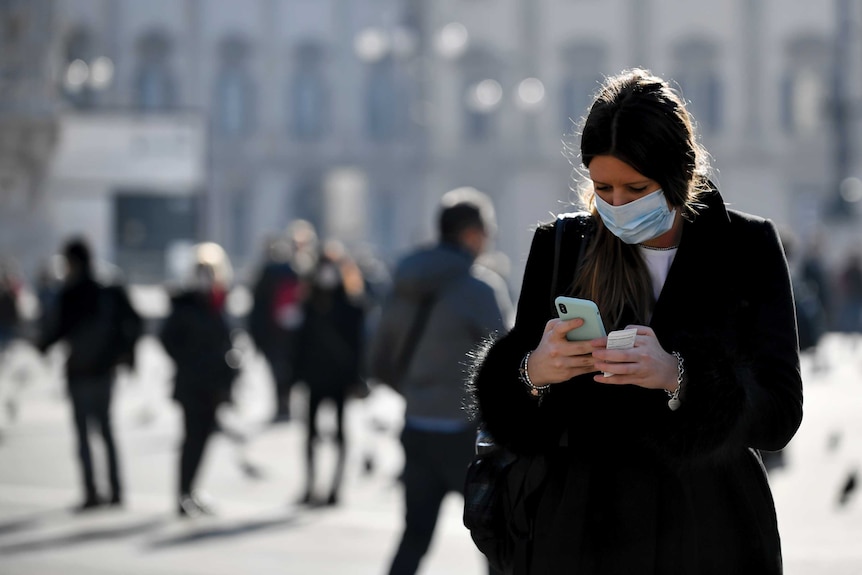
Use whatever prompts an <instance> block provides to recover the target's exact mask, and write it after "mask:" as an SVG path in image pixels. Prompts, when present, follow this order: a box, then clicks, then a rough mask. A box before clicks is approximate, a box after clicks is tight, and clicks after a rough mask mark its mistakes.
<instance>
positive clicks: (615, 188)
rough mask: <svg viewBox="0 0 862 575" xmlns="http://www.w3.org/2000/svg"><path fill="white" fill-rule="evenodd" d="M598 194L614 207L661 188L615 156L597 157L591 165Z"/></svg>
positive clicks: (590, 168)
mask: <svg viewBox="0 0 862 575" xmlns="http://www.w3.org/2000/svg"><path fill="white" fill-rule="evenodd" d="M589 171H590V179H591V180H592V181H593V188H594V189H595V192H596V194H597V195H598V196H599V197H600V198H602V199H603V200H604V201H606V202H607V203H609V204H611V205H612V206H622V205H624V204H627V203H629V202H633V201H635V200H637V199H640V198H642V197H644V196H646V195H647V194H651V193H652V192H654V191H656V190H658V189H659V188H660V187H661V186H660V185H659V183H658V182H656V181H655V180H651V179H649V178H647V177H646V176H644V175H643V174H641V173H640V172H638V171H637V170H635V169H634V168H633V167H631V166H630V165H628V164H626V163H625V162H623V161H622V160H620V159H618V158H615V157H613V156H596V157H594V158H593V159H592V161H591V162H590V165H589Z"/></svg>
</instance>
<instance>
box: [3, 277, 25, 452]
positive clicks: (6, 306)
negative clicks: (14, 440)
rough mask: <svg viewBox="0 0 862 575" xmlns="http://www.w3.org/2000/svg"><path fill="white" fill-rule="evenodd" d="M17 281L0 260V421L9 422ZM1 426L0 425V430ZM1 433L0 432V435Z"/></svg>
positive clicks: (13, 399)
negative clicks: (11, 347) (0, 412)
mask: <svg viewBox="0 0 862 575" xmlns="http://www.w3.org/2000/svg"><path fill="white" fill-rule="evenodd" d="M20 291H21V282H20V281H19V280H18V278H17V275H16V274H15V273H14V272H13V270H12V268H11V265H10V264H9V263H8V262H3V261H0V409H3V413H2V414H0V424H2V423H4V422H5V421H6V420H9V421H12V420H14V419H15V418H16V417H17V413H18V397H17V396H18V389H17V387H18V386H17V385H15V383H14V382H13V380H14V378H13V377H10V376H11V370H9V369H7V368H8V367H9V365H10V363H11V362H10V361H9V359H10V358H9V357H8V356H9V355H10V354H11V353H12V352H11V351H10V349H9V348H10V346H11V345H12V343H13V342H14V341H15V340H16V339H18V338H19V337H21V335H22V334H21V323H22V322H21V312H20V306H19V301H18V300H19V294H20ZM2 429H3V425H0V432H2ZM0 436H2V434H0Z"/></svg>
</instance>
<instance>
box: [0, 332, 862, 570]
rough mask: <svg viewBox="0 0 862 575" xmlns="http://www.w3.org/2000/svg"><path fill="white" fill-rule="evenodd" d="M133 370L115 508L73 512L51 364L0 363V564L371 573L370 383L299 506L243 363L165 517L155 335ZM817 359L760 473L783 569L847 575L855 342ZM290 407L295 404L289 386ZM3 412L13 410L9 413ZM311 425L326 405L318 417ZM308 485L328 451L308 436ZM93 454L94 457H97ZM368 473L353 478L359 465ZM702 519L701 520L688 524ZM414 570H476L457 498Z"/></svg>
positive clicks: (256, 379) (382, 515)
mask: <svg viewBox="0 0 862 575" xmlns="http://www.w3.org/2000/svg"><path fill="white" fill-rule="evenodd" d="M140 351H141V354H140V355H141V357H140V363H139V369H138V371H137V372H136V373H133V374H124V375H123V376H122V377H121V378H120V381H119V384H118V387H117V394H116V398H115V404H114V418H115V426H116V430H117V435H118V442H119V449H120V455H121V458H122V459H121V465H122V469H123V472H124V473H123V475H124V479H125V485H126V494H125V495H126V500H125V505H124V506H123V507H122V508H120V509H107V508H106V509H100V510H97V511H93V512H89V513H86V514H83V515H76V514H73V513H72V512H71V511H70V509H71V507H72V506H73V505H74V504H76V503H77V502H78V501H79V498H80V493H79V489H78V475H77V467H76V465H75V460H74V449H75V446H74V441H73V438H72V423H71V420H70V413H69V406H68V402H67V401H66V399H65V397H64V395H63V383H62V380H61V378H60V376H59V364H58V363H57V361H56V360H57V358H55V363H54V364H53V365H48V366H46V365H45V364H44V363H43V362H42V361H41V360H40V359H39V358H38V356H37V355H36V354H35V352H33V350H32V349H31V348H29V347H27V346H25V345H18V346H16V348H14V349H13V350H12V351H11V352H10V353H9V354H8V355H7V356H6V357H5V358H4V360H3V363H2V365H0V574H3V575H25V574H26V575H43V574H46V575H47V574H51V575H53V574H60V573H62V574H72V575H75V574H84V573H87V574H97V575H102V574H114V573H116V574H138V573H140V574H144V573H146V574H155V575H159V574H177V575H180V574H183V575H186V574H191V575H194V574H198V573H200V574H207V575H220V574H222V573H223V574H230V575H235V574H236V573H255V574H263V575H267V574H271V573H272V574H276V573H278V574H281V573H288V574H311V575H317V574H351V575H352V574H356V575H365V574H368V575H370V574H383V573H385V572H386V569H387V567H388V560H389V558H390V557H391V554H392V553H393V551H394V546H395V545H396V543H397V538H398V535H399V530H400V526H401V520H402V516H401V514H402V511H401V494H400V489H399V486H398V483H397V476H398V473H399V470H400V466H401V461H402V455H401V452H400V446H399V444H398V439H397V435H398V432H399V428H400V425H401V420H400V418H401V410H402V405H401V401H400V398H399V397H398V396H397V395H395V394H394V393H392V392H390V391H388V390H386V389H377V390H375V392H374V393H373V394H372V395H371V397H370V398H369V399H367V400H365V401H359V400H354V401H353V402H352V403H351V404H350V405H349V407H348V412H347V419H348V431H349V436H348V437H349V441H350V455H349V458H348V470H347V477H346V480H345V489H344V492H343V496H342V498H341V502H340V504H339V505H338V506H335V507H321V508H314V509H309V508H306V507H302V506H299V505H296V504H295V501H296V500H297V498H298V497H299V495H300V493H301V491H302V486H303V483H302V479H303V477H304V465H303V460H302V452H303V449H304V448H303V438H304V434H305V432H304V423H303V422H302V421H301V417H296V418H295V420H293V421H291V422H289V423H279V424H276V425H271V424H269V423H268V419H269V416H270V412H271V409H272V407H271V406H272V404H271V400H270V380H269V378H268V375H267V373H266V371H265V370H264V368H263V364H262V363H261V361H260V358H259V357H257V356H255V355H254V354H253V353H249V354H247V356H248V358H249V359H248V363H247V366H246V370H245V372H244V375H243V376H242V379H241V380H240V382H239V384H238V388H237V398H236V405H235V407H234V408H233V409H232V410H229V411H226V412H225V413H224V414H223V422H224V427H225V429H230V430H234V431H235V434H234V435H241V436H243V437H245V438H247V440H246V441H242V440H240V439H239V438H236V437H235V438H234V439H231V438H229V437H228V436H227V435H226V434H218V435H217V436H216V437H215V438H214V440H213V442H212V443H211V444H210V448H209V451H208V453H207V456H206V459H205V461H204V466H203V468H202V470H201V475H200V480H199V484H200V487H201V488H202V489H203V490H204V491H206V492H207V493H208V494H209V496H210V497H211V498H212V499H213V502H214V505H215V506H216V510H217V512H218V513H217V515H215V516H213V517H207V518H199V519H180V518H179V517H177V516H176V502H175V500H174V497H173V494H174V491H175V485H176V475H177V471H176V469H177V458H178V442H179V424H180V414H179V411H178V410H177V408H176V407H175V406H174V405H173V404H172V403H171V401H170V399H169V397H170V383H169V380H170V366H169V364H168V363H167V362H166V361H165V358H164V356H163V355H162V352H161V349H160V348H159V346H158V344H157V343H155V342H154V341H153V340H151V339H147V340H145V341H143V342H142V343H141V346H140ZM821 353H822V356H821V357H822V358H823V362H822V363H823V364H824V365H826V366H828V367H827V368H824V369H820V370H816V371H815V370H814V369H813V362H812V360H811V359H810V358H805V362H804V376H805V382H806V396H805V419H804V422H803V424H802V427H801V429H800V431H799V433H798V435H797V436H796V438H795V439H794V440H793V442H792V444H791V446H790V447H789V448H788V449H787V450H786V466H785V467H783V468H780V469H776V470H774V471H773V472H772V478H771V480H772V484H773V490H774V493H775V498H776V506H777V509H778V516H779V522H780V526H781V531H782V539H783V547H784V557H785V566H786V569H785V573H787V574H788V575H796V574H805V575H807V574H812V575H813V574H815V573H816V574H818V575H820V574H823V573H828V574H830V575H844V574H862V545H860V544H859V542H860V541H862V494H860V493H856V494H855V495H856V497H853V498H851V499H850V501H849V503H848V504H847V505H845V506H843V507H840V506H838V505H837V500H838V493H839V490H840V487H841V485H842V483H843V481H844V479H845V477H846V475H847V473H849V471H850V470H851V469H853V468H854V467H856V466H860V468H862V393H860V391H862V341H860V343H859V346H858V348H857V349H855V350H854V349H853V348H852V346H851V344H850V342H849V341H848V340H847V338H845V337H842V336H837V335H830V336H828V338H827V339H826V340H825V341H824V344H823V349H822V350H821ZM295 399H296V401H295V406H296V412H298V415H299V416H301V414H302V412H303V411H304V404H303V400H304V395H303V393H302V390H301V389H299V390H297V393H296V394H295ZM8 406H15V407H14V408H13V409H12V410H11V411H10V410H8V409H7V407H8ZM321 417H322V419H323V421H322V423H323V426H324V427H325V428H326V429H331V428H332V421H333V420H332V413H331V412H329V411H325V412H324V413H322V414H321ZM324 446H325V447H324V449H325V450H324V452H323V454H322V457H321V459H322V461H321V468H322V469H321V470H320V471H321V472H320V473H319V476H320V477H319V478H320V488H321V493H324V492H325V491H326V488H327V486H328V483H327V482H326V480H327V479H328V477H329V475H328V471H329V469H330V468H331V467H332V464H333V461H334V458H333V453H332V451H331V450H328V449H327V447H328V444H327V443H325V444H324ZM96 455H97V461H98V460H99V459H98V456H99V455H101V453H99V452H97V454H96ZM366 456H371V457H372V460H373V461H374V467H373V469H372V471H371V472H370V473H366V471H365V465H364V461H365V458H366ZM704 520H707V521H708V518H704ZM421 573H422V574H423V575H431V574H440V575H443V574H480V573H483V569H482V562H481V560H480V556H479V555H478V553H477V552H476V550H475V549H474V548H473V546H472V543H471V541H470V539H469V535H468V534H467V532H466V530H465V529H464V528H463V526H462V525H461V501H460V498H458V497H457V496H452V497H451V498H449V499H447V500H446V502H445V504H444V508H443V511H442V514H441V518H440V523H439V525H438V531H437V533H436V535H435V540H434V542H433V544H432V549H431V552H430V555H429V556H428V557H427V559H426V561H425V563H424V564H423V569H422V571H421Z"/></svg>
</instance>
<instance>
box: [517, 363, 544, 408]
mask: <svg viewBox="0 0 862 575" xmlns="http://www.w3.org/2000/svg"><path fill="white" fill-rule="evenodd" d="M530 353H532V352H529V351H528V352H527V353H526V355H524V359H522V360H521V366H520V367H519V368H518V376H519V378H520V380H521V381H522V382H523V383H524V385H526V386H527V388H528V390H529V392H530V395H532V396H533V397H535V398H537V399H539V400H541V399H542V396H543V395H545V394H546V393H548V391H550V389H551V384H550V383H548V384H545V385H534V384H533V382H532V381H531V380H530V374H529V372H528V371H527V362H528V361H529V360H530Z"/></svg>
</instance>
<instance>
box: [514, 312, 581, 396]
mask: <svg viewBox="0 0 862 575" xmlns="http://www.w3.org/2000/svg"><path fill="white" fill-rule="evenodd" d="M582 325H584V320H583V319H581V318H574V319H569V320H562V319H559V318H554V319H552V320H550V321H548V323H547V324H545V331H544V333H543V334H542V341H540V342H539V345H538V347H536V349H534V350H533V351H532V352H531V353H530V359H529V360H528V361H527V373H529V374H530V381H532V382H533V385H546V384H549V383H561V382H563V381H568V380H570V379H571V378H573V377H576V376H578V375H584V374H586V373H593V372H595V371H596V368H595V367H594V360H593V355H592V353H593V349H595V347H594V346H593V344H592V342H591V341H590V340H587V341H569V340H567V339H566V333H568V332H569V331H570V330H572V329H575V328H578V327H581V326H582Z"/></svg>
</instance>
